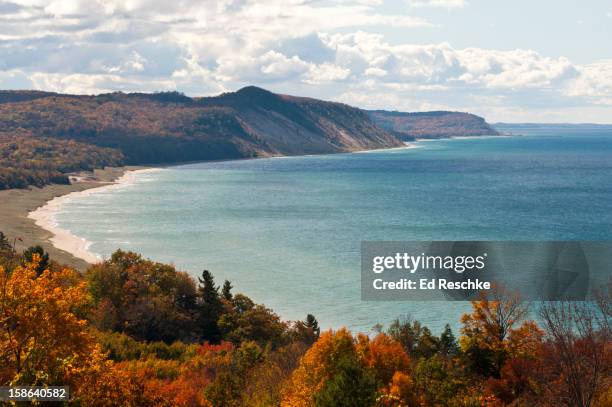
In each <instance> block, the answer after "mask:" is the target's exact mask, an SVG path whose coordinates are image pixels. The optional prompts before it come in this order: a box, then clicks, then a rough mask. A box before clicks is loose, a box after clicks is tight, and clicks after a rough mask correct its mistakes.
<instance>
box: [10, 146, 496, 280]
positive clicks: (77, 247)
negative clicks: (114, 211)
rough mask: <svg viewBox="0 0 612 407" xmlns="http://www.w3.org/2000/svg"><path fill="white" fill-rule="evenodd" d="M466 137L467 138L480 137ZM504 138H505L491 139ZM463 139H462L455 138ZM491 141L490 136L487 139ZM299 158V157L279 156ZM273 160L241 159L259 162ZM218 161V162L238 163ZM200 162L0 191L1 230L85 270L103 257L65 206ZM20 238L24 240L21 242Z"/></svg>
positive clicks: (121, 169) (107, 172)
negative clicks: (63, 217) (148, 174)
mask: <svg viewBox="0 0 612 407" xmlns="http://www.w3.org/2000/svg"><path fill="white" fill-rule="evenodd" d="M481 137H487V136H479V137H465V138H466V139H471V138H481ZM489 137H491V138H493V137H503V136H489ZM453 138H463V137H453ZM487 138H488V137H487ZM435 140H440V139H425V140H419V139H418V140H416V141H413V142H406V143H405V144H406V145H405V146H402V147H391V148H382V149H372V150H361V151H354V152H349V153H350V154H353V153H368V152H380V151H393V150H404V149H414V148H419V147H420V146H419V145H418V144H419V143H420V142H421V141H435ZM280 157H283V158H284V157H297V156H279V158H280ZM260 158H274V157H253V158H241V159H236V160H245V159H260ZM236 160H216V161H236ZM200 162H214V161H197V162H184V163H173V164H159V165H154V166H151V167H141V166H133V167H115V168H106V169H103V170H102V169H97V170H95V171H94V180H86V181H80V182H76V183H73V184H70V185H56V184H52V185H47V186H45V187H43V188H31V189H10V190H5V191H0V214H1V215H0V225H2V226H1V228H0V230H1V231H2V232H4V233H5V234H7V235H8V236H9V237H10V238H11V239H13V240H14V241H15V246H16V248H17V249H18V250H23V249H25V248H27V247H29V246H34V245H40V246H42V247H43V248H44V249H45V250H46V251H47V252H49V254H50V255H51V257H52V258H53V259H55V260H57V261H59V262H61V263H64V264H67V265H70V266H72V267H75V268H77V269H79V270H85V269H86V268H87V267H88V266H89V265H91V264H93V263H96V262H98V261H100V260H102V258H101V257H100V256H99V255H97V254H96V253H93V252H91V251H90V250H89V247H90V246H91V242H89V241H87V240H86V239H84V238H81V237H79V236H76V235H74V234H72V233H71V232H70V231H68V230H65V229H62V228H60V227H59V226H58V225H57V222H56V220H55V214H56V213H57V212H58V211H59V210H60V208H61V206H62V204H63V203H64V202H66V200H69V199H70V198H71V197H72V196H74V195H75V194H83V193H86V194H91V193H95V192H96V191H99V190H101V189H108V188H117V187H122V186H124V185H128V184H129V183H130V182H131V181H132V180H133V176H134V174H136V173H138V172H144V171H158V170H160V169H162V168H168V167H175V166H183V165H189V164H194V163H200ZM18 239H21V240H18Z"/></svg>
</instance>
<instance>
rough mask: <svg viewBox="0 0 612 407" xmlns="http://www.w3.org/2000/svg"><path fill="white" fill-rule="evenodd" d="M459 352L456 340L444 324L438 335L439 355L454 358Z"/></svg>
mask: <svg viewBox="0 0 612 407" xmlns="http://www.w3.org/2000/svg"><path fill="white" fill-rule="evenodd" d="M458 352H459V346H458V345H457V340H456V339H455V335H453V331H452V330H451V327H450V325H449V324H446V326H445V327H444V331H443V332H442V335H440V353H441V354H442V355H444V356H455V355H456V354H457V353H458Z"/></svg>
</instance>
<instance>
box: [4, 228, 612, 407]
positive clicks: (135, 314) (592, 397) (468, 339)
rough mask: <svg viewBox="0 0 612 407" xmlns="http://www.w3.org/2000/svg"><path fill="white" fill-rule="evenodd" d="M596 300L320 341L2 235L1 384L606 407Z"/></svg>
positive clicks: (307, 400) (224, 292) (137, 395)
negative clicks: (73, 266)
mask: <svg viewBox="0 0 612 407" xmlns="http://www.w3.org/2000/svg"><path fill="white" fill-rule="evenodd" d="M610 289H612V287H610V288H609V290H610ZM598 299H599V301H598V303H597V304H586V303H569V302H558V303H550V304H544V305H543V306H542V307H541V308H540V319H541V321H542V324H541V326H539V325H538V324H536V323H535V322H534V321H529V320H526V319H525V317H526V315H527V306H526V304H525V303H523V302H522V301H520V299H519V298H518V297H517V296H513V295H510V294H508V293H505V292H504V291H503V290H498V291H497V292H496V293H495V295H494V296H493V297H491V298H487V297H485V296H482V297H481V298H480V299H479V300H478V301H474V302H473V303H472V307H473V309H472V312H471V313H469V314H466V315H464V316H463V317H462V320H461V322H462V328H461V335H460V337H459V338H458V339H457V338H456V337H455V335H454V333H453V332H452V331H451V329H450V327H448V326H447V327H446V329H445V330H444V331H443V332H442V333H441V335H439V336H438V335H435V334H433V333H432V332H431V331H430V330H429V329H428V328H427V327H424V326H422V325H421V324H420V323H419V322H418V321H414V320H411V319H409V318H406V319H398V320H396V321H394V322H393V323H392V324H391V325H390V326H389V327H388V328H387V329H383V328H382V327H380V326H379V327H377V331H378V332H376V333H375V335H372V336H366V335H363V334H359V335H353V334H351V333H350V332H349V331H347V330H346V329H340V330H337V331H327V332H323V333H321V332H320V329H319V325H318V322H317V320H316V318H315V317H313V316H312V315H309V316H307V318H306V319H305V320H304V321H294V322H285V321H282V320H281V319H280V318H279V317H278V316H277V315H276V314H274V312H272V311H271V310H269V309H267V308H266V307H265V306H263V305H258V304H255V303H254V302H253V301H251V300H250V299H249V298H248V297H246V296H244V295H242V294H238V293H234V292H233V288H232V285H231V283H230V282H228V281H226V282H224V283H223V284H220V285H217V283H216V282H215V280H214V278H213V276H212V274H211V273H209V272H207V271H204V272H202V275H201V277H200V278H199V279H198V280H197V281H195V280H193V279H191V278H190V277H189V276H188V275H187V274H185V273H183V272H180V271H177V270H176V269H175V268H174V267H172V266H169V265H165V264H160V263H156V262H152V261H149V260H146V259H143V258H142V257H141V256H139V255H137V254H135V253H130V252H122V251H117V252H115V253H114V254H113V255H112V257H111V258H110V259H109V260H107V261H104V262H102V263H100V264H97V265H95V266H92V267H91V268H90V269H89V270H88V271H87V272H86V273H85V274H84V275H80V274H78V273H76V272H74V271H72V270H70V269H67V268H64V267H62V266H61V265H59V264H56V263H55V262H54V261H53V260H52V259H49V258H48V256H47V255H46V253H45V252H44V251H43V250H42V248H40V247H34V248H30V249H28V250H27V251H26V252H24V253H22V254H18V253H15V251H14V250H13V248H12V245H11V244H10V242H8V241H7V240H6V238H5V237H4V236H3V235H0V385H9V384H10V385H60V384H62V385H70V389H71V397H72V402H71V404H75V405H85V406H98V405H100V406H115V405H126V406H149V405H156V406H157V405H159V406H279V405H281V406H351V407H353V406H398V407H399V406H507V405H513V406H562V405H565V406H609V405H611V402H612V391H611V386H610V384H611V383H612V382H611V380H612V379H611V373H612V352H610V351H611V350H612V342H611V333H610V316H611V313H612V303H611V302H610V292H609V291H607V292H602V293H600V294H599V295H598Z"/></svg>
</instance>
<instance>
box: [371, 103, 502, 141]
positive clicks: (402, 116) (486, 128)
mask: <svg viewBox="0 0 612 407" xmlns="http://www.w3.org/2000/svg"><path fill="white" fill-rule="evenodd" d="M368 113H369V114H370V117H371V118H372V120H373V121H374V122H375V123H376V124H377V125H378V126H380V127H382V128H384V129H386V130H388V131H391V132H393V133H394V134H395V135H396V136H397V137H399V138H401V139H403V140H414V139H415V138H431V139H435V138H446V137H466V136H497V135H499V132H498V131H497V130H495V129H494V128H493V127H491V125H489V124H488V123H487V122H486V121H485V119H483V118H482V117H480V116H476V115H474V114H471V113H462V112H446V111H435V112H417V113H405V112H390V111H385V110H371V111H369V112H368Z"/></svg>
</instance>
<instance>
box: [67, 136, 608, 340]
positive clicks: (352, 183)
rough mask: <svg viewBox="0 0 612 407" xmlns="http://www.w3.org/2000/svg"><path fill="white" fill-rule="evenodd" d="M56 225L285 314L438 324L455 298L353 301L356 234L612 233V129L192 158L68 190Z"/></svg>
mask: <svg viewBox="0 0 612 407" xmlns="http://www.w3.org/2000/svg"><path fill="white" fill-rule="evenodd" d="M57 220H58V222H59V225H60V226H61V227H63V228H65V229H68V230H71V231H72V232H73V233H75V234H76V235H79V236H82V237H84V238H86V239H88V240H90V241H91V242H93V244H92V247H91V250H92V251H94V252H96V253H99V254H102V255H104V256H108V255H109V254H110V253H112V252H113V251H114V250H115V249H116V248H119V247H120V248H123V249H132V250H136V251H138V252H141V253H143V254H144V255H145V256H147V257H151V258H153V259H155V260H159V261H164V262H171V263H174V264H176V265H177V266H178V267H179V268H181V269H185V270H188V271H189V272H191V273H192V274H193V275H196V274H199V273H200V271H201V270H202V269H204V268H207V269H209V270H211V271H212V272H213V273H214V275H215V276H216V278H217V280H218V282H219V283H221V282H222V281H223V279H230V280H231V281H232V283H233V285H234V286H235V290H237V291H240V292H244V293H246V294H247V295H249V296H251V297H252V298H254V299H255V300H256V301H258V302H263V303H265V304H266V305H267V306H269V307H271V308H273V309H274V310H275V311H277V312H278V313H279V314H280V315H281V316H282V317H283V318H285V319H302V318H304V317H305V315H306V314H307V313H313V314H314V315H315V316H317V318H318V319H319V321H320V323H321V325H322V326H324V327H339V326H343V325H345V326H348V327H350V328H351V329H353V330H358V331H369V330H370V329H371V327H372V326H373V325H374V324H376V323H383V324H388V323H389V322H390V321H391V320H392V319H393V318H395V317H397V316H401V315H405V314H411V315H412V316H413V317H414V318H417V319H419V320H421V321H422V322H423V323H425V324H427V325H429V326H430V327H431V328H432V330H433V331H434V332H437V331H440V330H441V329H442V327H443V326H444V324H445V323H446V322H450V323H451V325H453V326H455V327H456V326H457V324H458V320H459V316H460V314H461V313H462V312H465V311H466V310H468V309H469V304H467V303H463V302H388V303H381V302H362V301H361V300H360V280H359V278H360V272H359V270H360V268H359V267H360V263H359V262H360V254H359V248H360V242H361V241H362V240H612V134H605V133H602V132H597V133H589V132H588V131H580V132H573V133H572V132H564V133H563V134H559V133H553V134H550V133H547V132H546V131H545V130H543V131H539V132H538V133H537V134H535V135H529V136H526V137H504V138H483V139H456V140H440V141H430V142H421V143H419V144H418V148H414V149H403V150H388V151H377V152H367V153H355V154H339V155H326V156H309V157H291V158H273V159H259V160H244V161H228V162H216V163H202V164H193V165H186V166H180V167H173V168H170V169H165V170H162V171H160V172H153V173H141V174H137V175H136V178H135V180H134V182H133V183H131V184H130V185H127V186H125V187H123V188H118V189H114V190H100V191H98V192H95V193H92V194H89V195H85V196H78V197H74V198H71V199H70V200H69V201H68V202H67V203H66V204H65V205H64V207H63V209H62V211H61V212H60V213H59V214H58V217H57Z"/></svg>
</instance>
